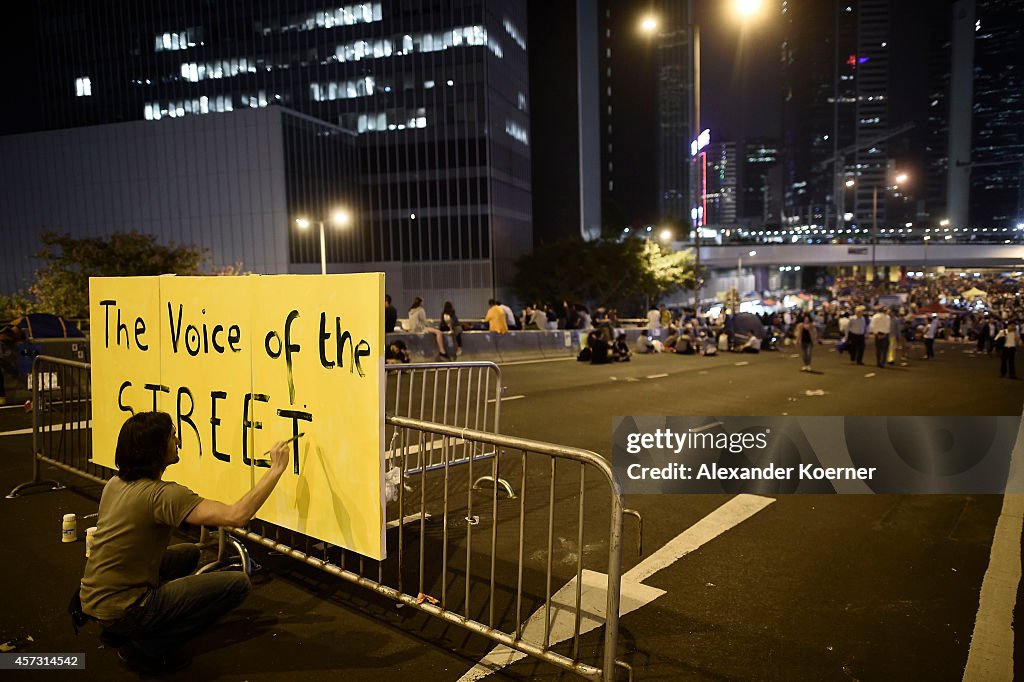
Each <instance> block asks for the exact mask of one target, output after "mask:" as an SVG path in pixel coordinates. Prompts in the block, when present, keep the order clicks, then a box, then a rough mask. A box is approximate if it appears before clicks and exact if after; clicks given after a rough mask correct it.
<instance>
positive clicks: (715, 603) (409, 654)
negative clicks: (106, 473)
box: [0, 343, 1024, 682]
mask: <svg viewBox="0 0 1024 682" xmlns="http://www.w3.org/2000/svg"><path fill="white" fill-rule="evenodd" d="M969 350H970V347H968V346H955V345H951V344H948V345H947V344H942V343H939V344H937V351H938V357H937V358H936V359H935V360H933V361H928V362H925V361H923V360H920V359H919V357H920V356H921V355H922V353H921V349H920V347H918V348H916V349H914V357H912V358H910V359H909V361H908V362H907V363H906V364H905V365H904V366H897V367H894V368H891V369H884V370H879V369H877V368H874V367H872V366H871V363H870V362H869V361H868V360H870V357H873V355H872V353H871V349H870V348H869V353H868V355H869V358H868V360H866V361H865V365H863V366H856V365H851V364H850V363H849V361H848V359H847V357H846V356H843V355H839V354H836V353H835V352H834V351H832V350H831V346H819V347H818V348H817V349H816V350H815V358H814V368H815V372H814V373H805V372H800V371H799V368H800V365H801V361H800V359H799V358H798V357H796V354H795V351H794V352H786V351H783V352H777V353H761V354H758V355H741V354H723V355H721V356H718V357H710V358H703V357H693V356H668V355H655V356H640V357H635V358H634V360H633V361H632V362H630V363H624V364H616V365H600V366H594V365H589V364H583V363H577V362H574V361H571V360H570V361H557V362H542V363H525V364H509V365H504V366H503V367H502V371H503V376H504V384H505V386H506V393H505V400H504V401H503V405H502V418H501V424H502V429H501V430H502V432H504V433H506V434H511V435H516V436H523V437H528V438H533V439H538V440H543V441H548V442H553V443H557V444H561V445H571V446H575V447H580V448H585V449H589V450H593V451H594V452H597V453H599V454H601V455H603V456H606V457H607V456H609V453H610V452H611V420H612V417H614V416H624V415H637V416H639V415H700V416H709V415H714V416H725V415H758V416H761V415H830V416H834V415H909V416H918V415H1008V416H1020V414H1021V412H1022V407H1024V382H1020V381H1010V380H1007V379H1000V378H998V360H997V359H994V358H992V357H988V356H983V357H978V356H975V355H974V354H973V353H970V352H968V351H969ZM808 391H810V392H811V394H810V395H809V394H808ZM28 425H30V422H29V420H28V418H27V416H26V415H24V414H23V413H22V412H21V411H20V410H18V409H17V408H7V409H4V410H0V432H2V433H4V434H11V435H3V436H0V479H2V480H0V482H2V483H3V485H4V488H5V491H6V489H9V488H10V487H11V486H13V484H15V483H17V482H20V481H22V480H24V479H25V478H27V476H28V474H29V464H28V462H29V457H28V454H29V453H30V452H31V450H30V441H29V436H28V435H26V434H24V433H21V434H19V433H18V431H19V430H21V429H24V428H26V427H27V426H28ZM51 473H52V472H51ZM61 478H64V479H65V480H67V481H68V483H71V484H72V488H71V489H69V490H64V491H57V492H40V493H37V494H32V495H28V496H25V497H22V498H18V499H17V500H0V523H3V526H4V528H5V529H6V532H7V543H8V551H7V552H5V555H6V557H7V558H6V559H5V561H4V563H3V569H2V570H0V575H2V576H3V577H4V593H5V596H4V598H3V603H4V605H3V608H0V644H2V643H5V642H6V643H9V644H10V645H11V646H14V647H15V650H16V651H34V652H44V651H46V652H68V651H86V652H87V656H88V661H89V664H88V666H87V670H86V671H84V672H80V673H74V674H75V676H76V677H78V675H81V677H78V679H104V680H105V679H133V677H132V676H131V675H130V674H129V673H127V672H126V671H124V670H123V669H122V668H121V667H120V666H119V665H118V664H117V661H116V658H114V657H113V656H112V655H111V654H112V652H109V651H107V652H104V651H100V650H98V645H97V643H96V641H95V633H88V632H85V633H83V634H81V635H79V636H78V637H76V636H75V635H74V634H73V633H72V632H71V630H70V625H69V623H68V621H67V618H66V615H65V614H64V613H63V607H64V605H65V604H66V601H67V596H69V594H70V590H69V589H68V586H69V585H73V584H74V582H75V580H77V576H80V574H81V568H82V559H81V557H80V553H81V552H80V550H81V547H78V546H75V545H66V546H62V545H61V544H60V543H59V542H54V539H55V534H56V531H55V530H54V529H55V528H56V527H58V526H57V525H55V522H56V521H57V520H58V519H59V515H60V513H62V512H63V511H76V512H78V513H79V515H80V516H81V515H84V514H87V513H90V512H94V511H95V506H96V501H97V500H98V492H99V488H98V486H95V485H92V484H81V482H80V481H79V482H76V481H75V480H74V477H68V476H61ZM750 497H753V496H750ZM736 499H737V498H733V497H731V496H727V495H628V496H627V499H626V506H627V507H629V508H632V509H636V510H638V511H639V512H640V513H641V514H642V515H643V517H644V522H645V523H644V530H643V541H644V551H643V555H640V554H638V553H637V551H636V548H635V546H634V544H633V543H634V542H635V540H636V536H637V528H636V526H635V524H632V523H631V522H630V521H629V520H627V522H626V532H625V538H626V541H625V550H624V553H623V568H624V570H627V571H628V570H630V569H634V568H636V567H637V566H638V565H646V564H644V561H645V559H649V558H650V557H652V556H654V555H656V554H657V553H658V551H659V549H662V548H665V547H666V546H668V547H671V546H672V541H673V539H674V538H677V537H678V536H679V535H680V534H681V533H683V532H684V531H687V530H688V529H691V528H694V527H698V528H699V527H701V525H700V524H702V523H706V521H707V519H708V518H709V515H713V514H717V513H720V512H716V510H720V508H722V507H723V505H725V506H726V508H729V505H730V504H733V503H734V501H735V500H736ZM758 499H762V500H763V501H761V502H758V503H757V505H756V511H752V512H751V513H750V514H749V515H748V517H746V518H745V519H744V520H742V521H741V522H738V523H736V524H735V525H731V524H729V523H726V524H724V525H723V526H722V527H721V528H720V529H719V532H718V533H717V534H708V535H707V536H706V537H703V538H702V540H701V541H700V543H699V545H698V546H696V547H695V548H693V549H692V550H691V551H688V552H676V553H675V554H673V555H672V557H670V559H668V560H665V561H662V562H660V563H659V564H658V565H657V567H656V568H655V569H649V570H648V571H647V572H646V574H647V575H646V577H645V579H644V581H643V582H644V584H645V585H648V586H650V587H654V588H657V589H659V590H663V591H664V592H665V594H664V595H662V596H661V597H659V598H657V599H656V600H654V601H652V602H650V603H648V604H646V605H645V606H642V607H640V608H638V609H637V610H635V611H633V612H631V613H629V614H627V615H625V616H624V617H623V618H622V620H621V636H620V644H619V656H620V658H622V659H623V660H625V661H627V662H628V663H629V664H630V665H632V666H633V668H634V670H635V672H636V679H638V680H655V679H660V680H961V679H964V671H965V667H966V666H967V661H968V656H969V653H970V647H971V645H972V644H971V640H972V633H973V632H974V631H975V626H976V623H977V622H978V621H979V620H980V621H981V622H982V623H983V624H987V623H988V622H989V621H990V620H992V619H993V618H995V621H994V622H996V624H998V614H999V613H1004V612H1005V613H1009V614H1011V615H1012V614H1015V613H1019V612H1020V610H1019V608H1018V607H1017V606H1016V605H1017V604H1018V603H1019V599H1018V596H1019V595H1018V585H1017V584H1016V582H1013V584H1012V585H1011V586H1010V588H1009V590H1010V591H1009V596H1007V593H1006V592H1002V593H998V592H997V593H996V594H997V596H996V598H995V603H994V607H995V613H996V616H992V615H991V613H992V611H991V610H990V609H980V607H979V603H980V602H985V601H986V600H985V599H982V598H981V593H982V583H983V581H984V580H985V579H986V572H987V571H988V572H989V574H990V576H991V574H992V571H990V565H991V564H992V561H990V558H991V557H990V555H991V553H992V548H993V544H994V538H995V535H996V528H997V524H998V523H999V522H1000V515H1001V513H1005V512H1004V510H1003V505H1004V497H1003V496H999V495H985V496H976V495H778V496H770V497H767V498H758ZM1007 499H1009V498H1007ZM712 518H715V517H714V516H712ZM1018 523H1019V514H1018ZM1020 539H1021V538H1020V526H1019V525H1017V526H1016V531H1015V533H1014V532H1013V529H1012V527H1011V533H1010V534H1009V540H1010V546H1011V548H1012V549H1015V550H1016V551H1017V554H1016V558H1015V564H1014V560H1013V559H1012V558H1011V560H1010V564H1009V566H1008V567H1007V565H1005V563H1001V564H1000V565H999V566H998V567H997V568H998V569H999V570H998V571H997V572H1002V573H1009V574H1010V575H1011V576H1012V575H1013V573H1014V570H1015V571H1016V574H1017V575H1018V576H1019V572H1020V555H1019V550H1020ZM254 554H255V555H257V558H258V559H259V560H261V561H262V562H263V564H264V571H263V572H262V575H260V576H259V577H258V579H257V580H256V581H255V582H256V588H255V589H254V591H253V594H252V595H251V596H250V599H249V601H247V602H246V604H245V605H244V606H243V610H242V611H240V612H238V613H237V614H234V615H232V616H231V617H229V619H228V621H227V622H226V623H225V624H222V625H220V626H218V627H216V628H214V630H212V631H211V632H210V633H208V634H207V635H206V636H204V637H203V638H201V640H200V641H199V642H198V643H197V644H195V645H193V646H192V648H191V649H190V651H189V653H191V655H192V656H194V659H195V660H194V662H193V664H192V667H191V668H189V669H187V670H185V671H183V672H181V673H179V674H177V675H174V676H171V678H170V679H190V680H191V679H225V680H277V679H288V680H293V679H303V680H327V679H338V677H339V676H344V678H345V679H347V680H350V681H354V680H401V679H408V678H410V677H415V678H418V679H420V680H422V681H423V682H433V681H435V680H437V681H454V680H458V679H460V678H462V677H463V676H464V674H466V673H467V671H469V670H470V669H471V668H472V667H473V664H474V662H475V660H476V659H477V658H479V657H480V656H481V655H482V654H483V653H485V652H486V651H487V650H488V649H489V648H490V645H489V643H487V642H486V641H483V640H482V639H481V638H479V637H470V636H466V635H464V634H462V633H460V632H458V631H457V629H456V630H453V629H452V628H450V627H446V626H440V625H438V623H437V622H436V621H433V620H432V619H429V618H426V617H421V616H419V615H416V614H412V613H410V612H409V610H408V609H406V610H405V611H404V612H403V611H401V610H396V609H395V608H394V606H393V605H391V604H389V603H386V602H385V601H382V600H379V599H376V598H375V597H373V596H372V595H370V594H369V593H368V592H367V591H365V590H361V589H359V588H356V587H352V586H349V585H347V584H339V583H338V582H337V581H332V580H331V579H330V578H329V577H326V576H323V575H321V574H319V573H317V572H315V571H312V570H305V569H303V567H301V566H296V565H295V564H294V562H290V561H287V560H284V559H283V558H282V557H275V556H272V555H268V554H266V553H261V552H259V551H258V550H254ZM676 554H678V556H676ZM1011 557H1012V552H1011ZM993 561H994V560H993ZM1004 582H1005V581H1004ZM987 602H988V606H989V607H991V606H993V604H992V599H988V600H987ZM996 629H998V628H996ZM1004 629H1005V628H1004ZM1016 644H1017V646H1016V647H1015V649H1016V651H1018V652H1019V651H1020V650H1021V648H1022V647H1021V643H1020V642H1019V641H1018V642H1017V643H1016ZM986 651H987V654H986V655H987V656H988V657H989V658H994V659H996V660H995V661H994V663H993V665H995V666H996V667H995V668H992V667H990V668H981V670H984V671H991V670H998V669H999V667H998V666H1002V667H1003V669H1004V670H1009V677H1005V679H1012V676H1013V672H1014V661H1013V660H1012V656H1013V654H1012V653H1010V652H1008V651H1007V650H1006V648H1005V647H1003V648H1001V649H1000V648H999V647H996V648H995V649H994V650H986ZM992 651H995V653H992ZM1017 658H1021V656H1020V654H1019V653H1018V654H1017ZM1016 669H1017V670H1021V667H1020V665H1019V664H1017V666H1016ZM58 674H60V673H58ZM986 674H988V673H986ZM17 675H18V674H17V673H10V674H8V673H7V671H5V673H3V676H4V679H8V677H9V676H10V677H17ZM38 675H39V673H24V674H22V678H24V679H35V678H36V677H38ZM64 675H65V676H66V677H68V678H70V677H71V675H72V673H64ZM563 676H564V677H566V678H567V679H568V678H570V676H568V675H563V674H562V673H560V672H559V671H557V670H556V669H554V668H552V667H550V666H547V665H545V664H542V663H537V662H534V661H532V660H529V659H527V660H524V661H521V662H518V663H515V664H513V665H511V666H509V667H508V668H506V669H505V670H504V671H503V672H501V673H496V674H495V675H493V676H492V677H491V678H490V679H500V678H502V677H506V678H509V679H555V678H560V677H563ZM623 677H624V676H623ZM974 679H980V680H986V682H987V680H988V679H996V678H994V677H976V678H974Z"/></svg>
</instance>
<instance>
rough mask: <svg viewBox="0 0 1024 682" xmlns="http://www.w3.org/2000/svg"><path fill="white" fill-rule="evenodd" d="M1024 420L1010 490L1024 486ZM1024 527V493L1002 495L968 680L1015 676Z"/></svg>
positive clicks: (997, 680) (977, 681)
mask: <svg viewBox="0 0 1024 682" xmlns="http://www.w3.org/2000/svg"><path fill="white" fill-rule="evenodd" d="M1022 462H1024V419H1022V420H1021V424H1020V427H1019V429H1018V431H1017V442H1016V443H1015V444H1014V446H1013V454H1012V455H1011V456H1010V480H1009V481H1008V482H1007V486H1006V487H1007V490H1021V489H1022V487H1024V471H1021V468H1020V465H1021V463H1022ZM1022 530H1024V495H1022V494H1007V495H1003V508H1002V511H1001V512H1000V513H999V520H998V521H997V522H996V531H995V535H994V537H993V538H992V550H991V552H990V554H989V559H988V568H987V569H986V570H985V577H984V578H983V579H982V581H981V598H980V600H979V603H978V615H977V616H976V617H975V619H974V633H973V634H972V635H971V648H970V650H969V652H968V654H967V665H966V666H964V678H963V679H964V682H1002V681H1003V680H1005V681H1006V682H1011V681H1012V680H1013V612H1014V610H1015V609H1016V606H1017V585H1018V584H1019V583H1020V578H1021V552H1020V543H1021V540H1020V538H1021V531H1022Z"/></svg>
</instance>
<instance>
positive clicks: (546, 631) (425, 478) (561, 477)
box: [8, 356, 636, 680]
mask: <svg viewBox="0 0 1024 682" xmlns="http://www.w3.org/2000/svg"><path fill="white" fill-rule="evenodd" d="M467 364H468V365H470V366H469V367H466V368H465V369H460V368H459V367H458V365H452V364H444V365H441V366H439V367H433V368H432V367H426V366H423V365H420V366H416V367H410V366H400V367H396V368H395V369H393V370H392V369H391V368H390V367H389V368H388V370H389V371H388V390H389V393H388V400H389V401H390V400H395V399H396V396H397V401H396V402H395V403H389V404H392V405H393V407H392V409H394V410H395V411H396V412H398V411H403V410H408V411H410V412H412V413H413V414H414V415H417V416H424V417H430V418H431V419H448V420H449V421H451V422H453V423H450V424H440V423H432V422H428V421H425V420H423V419H419V418H410V417H408V416H395V415H388V416H386V418H385V425H386V428H387V429H388V432H389V433H390V434H391V438H390V445H389V457H390V460H389V461H390V462H391V463H393V464H394V465H395V466H397V467H399V468H400V470H401V473H402V478H403V481H404V482H405V484H404V485H402V486H398V499H397V500H396V501H395V502H393V503H391V504H389V505H388V506H387V508H386V519H385V520H386V522H387V524H388V527H389V528H390V529H391V530H392V532H390V533H389V534H388V535H387V536H386V538H387V549H388V558H387V559H386V560H384V561H379V562H378V561H374V560H371V559H367V558H365V557H363V556H361V555H357V554H355V553H353V552H348V551H346V550H344V549H343V548H340V547H335V546H331V545H327V544H325V543H324V542H322V541H319V540H317V539H316V538H312V537H309V536H306V535H303V534H301V533H297V532H294V531H290V530H287V529H284V528H281V527H279V526H276V525H273V524H270V523H268V522H265V521H260V520H258V519H257V520H253V521H252V522H251V523H250V524H249V528H247V529H242V528H232V529H220V534H219V537H218V539H217V543H218V544H217V546H218V561H217V562H214V563H213V564H209V565H207V566H205V567H203V569H202V570H210V569H212V568H216V567H219V566H222V565H224V564H225V558H226V555H227V546H228V545H230V546H231V547H233V548H234V550H235V551H236V552H237V554H238V556H239V558H240V559H241V565H242V567H243V568H244V569H245V570H246V571H247V572H251V571H252V567H253V563H252V561H251V560H250V558H249V556H248V552H247V550H246V548H245V546H244V545H243V544H242V542H241V541H240V540H250V541H254V542H257V543H259V544H261V545H263V546H265V547H268V548H270V549H271V550H273V551H276V552H279V553H282V554H285V555H287V556H289V557H291V558H293V559H296V560H298V561H301V562H303V563H305V564H308V565H311V566H314V567H316V568H318V569H320V570H322V571H324V572H325V573H327V574H329V575H333V576H336V577H340V578H342V579H344V580H346V581H348V582H350V583H353V584H355V585H359V586H361V587H365V588H367V589H370V590H373V591H374V592H376V593H378V594H380V595H383V596H385V597H387V598H389V599H392V600H394V601H395V602H398V603H399V604H402V605H406V606H409V607H412V608H415V609H418V610H420V611H422V612H424V613H426V614H429V615H431V616H433V617H436V618H439V619H441V620H442V621H444V622H446V623H448V624H452V625H456V626H458V627H461V628H464V629H465V630H467V631H469V632H471V633H475V634H478V635H482V636H484V637H486V638H488V639H490V640H492V641H494V642H497V643H498V644H501V645H504V646H506V647H508V648H510V649H513V650H516V651H519V652H522V653H524V654H526V655H529V656H532V657H534V658H538V659H541V660H544V661H547V662H549V663H551V664H553V665H556V666H558V667H560V668H563V669H565V670H569V671H572V672H574V673H576V674H579V675H581V676H583V677H585V678H587V679H593V680H600V679H603V680H612V679H614V671H615V667H616V666H617V665H618V666H622V667H624V668H627V669H629V666H628V665H626V664H625V663H622V662H617V661H616V660H615V654H616V647H617V641H618V613H619V591H620V583H621V564H622V519H623V514H624V511H625V513H629V514H633V515H636V513H635V512H631V511H630V510H623V507H622V491H621V488H620V486H619V483H618V481H617V480H616V478H615V476H614V474H613V473H612V470H611V466H610V464H609V463H608V462H607V461H606V460H605V459H603V458H602V457H600V456H599V455H597V454H595V453H593V452H589V451H585V450H579V449H576V448H569V447H562V446H557V445H553V444H550V443H542V442H538V441H531V440H527V439H522V438H516V437H512V436H504V435H499V434H496V433H487V432H485V431H483V430H480V429H478V428H473V427H474V426H482V427H486V428H494V429H497V427H498V422H499V415H500V408H499V403H500V396H501V381H500V370H498V369H497V367H495V366H493V364H492V363H467ZM474 372H477V374H474ZM391 377H394V379H392V378H391ZM466 396H472V398H468V397H466ZM488 396H493V397H488ZM491 400H493V401H494V402H493V409H492V408H491V407H490V405H491V403H490V402H489V401H491ZM399 408H401V410H400V409H399ZM90 414H91V392H90V383H89V365H87V364H85V363H80V362H75V361H71V360H62V359H59V358H52V357H46V356H39V357H37V358H36V359H35V363H34V365H33V438H32V440H33V474H32V480H31V481H28V482H26V483H23V484H21V485H19V486H17V487H16V488H14V490H12V491H11V493H10V494H9V495H8V497H16V496H17V495H18V494H19V493H20V492H21V491H22V490H23V489H24V488H26V487H29V486H33V485H51V487H52V488H54V489H56V488H60V487H63V486H62V485H61V484H60V483H59V482H57V481H49V480H42V479H41V478H40V470H39V464H40V463H46V464H49V465H51V466H55V467H57V468H59V469H61V470H63V471H67V472H69V473H73V474H76V475H79V476H82V477H84V478H87V479H89V480H92V481H95V482H97V483H104V482H105V481H106V480H107V479H108V478H109V477H110V476H112V475H113V473H114V472H113V470H111V469H109V468H107V467H102V466H99V465H96V464H93V463H92V462H91V455H92V442H91V441H92V439H91V431H92V427H91V422H90V421H89V419H90ZM481 470H483V472H481ZM481 473H484V474H485V475H484V476H483V477H477V478H474V476H478V475H479V474H481ZM499 474H501V475H504V476H506V477H508V478H510V479H514V480H516V481H517V482H518V484H519V489H520V493H519V496H518V497H512V496H511V495H507V494H506V495H502V494H499V491H500V490H501V489H503V488H504V489H505V490H506V492H508V491H510V490H511V487H510V486H508V484H507V483H506V484H505V485H500V484H499V485H493V486H491V487H490V489H489V490H486V491H482V490H481V489H480V487H479V485H478V484H479V482H480V481H481V480H490V481H502V482H503V481H504V479H503V478H501V476H500V475H499ZM506 486H507V487H506ZM408 519H416V522H415V523H409V522H408ZM556 519H557V521H556ZM396 529H397V530H396ZM556 531H557V533H556ZM204 540H206V541H207V542H209V536H208V535H207V533H206V529H203V534H202V536H201V540H200V543H201V544H202V543H203V541H204ZM372 564H376V566H375V567H374V566H372ZM585 574H586V575H585ZM595 581H596V582H597V583H598V586H599V587H600V588H603V591H604V598H603V603H602V604H599V605H597V608H595V604H594V603H592V602H587V601H586V600H585V599H584V596H583V595H584V591H583V585H584V583H586V584H587V586H588V594H589V593H590V590H591V589H593V587H594V585H595ZM562 585H565V587H564V588H561V589H559V588H560V587H561V586H562ZM601 607H603V613H601V610H602V608H601ZM531 613H532V614H533V617H531V618H527V617H528V616H529V615H530V614H531ZM524 619H525V620H524ZM566 619H568V620H569V621H571V625H570V626H568V628H569V629H568V633H569V634H568V638H567V639H563V638H562V637H561V635H559V634H556V632H555V630H556V628H555V626H556V625H559V623H561V624H562V625H561V626H559V627H558V628H557V630H558V633H562V634H565V633H566V625H565V623H566ZM584 619H586V622H587V623H590V625H589V626H586V627H585V626H584V625H583V624H584V622H585V620H584ZM595 621H600V623H603V624H604V626H605V628H604V634H603V637H600V636H598V635H596V634H593V635H591V634H589V632H590V630H592V629H593V627H594V624H595ZM630 677H632V674H631V670H630Z"/></svg>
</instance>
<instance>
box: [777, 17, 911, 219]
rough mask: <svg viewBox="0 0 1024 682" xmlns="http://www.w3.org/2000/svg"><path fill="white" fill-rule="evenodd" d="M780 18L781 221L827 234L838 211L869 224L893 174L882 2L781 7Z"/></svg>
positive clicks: (881, 208)
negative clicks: (878, 193) (818, 227)
mask: <svg viewBox="0 0 1024 682" xmlns="http://www.w3.org/2000/svg"><path fill="white" fill-rule="evenodd" d="M782 14H783V21H784V25H785V38H784V40H783V45H782V68H783V80H784V88H785V92H784V104H783V135H784V140H783V148H784V152H783V158H784V164H785V165H784V183H785V209H784V210H785V215H786V216H787V217H788V218H789V219H790V220H792V221H796V222H806V223H819V224H828V225H835V224H837V223H839V222H841V216H839V215H837V214H839V213H843V212H844V211H843V208H841V207H842V206H843V205H844V204H845V207H846V212H850V213H853V214H854V218H853V220H854V221H855V222H858V223H861V224H867V223H869V222H870V220H871V218H872V213H873V194H874V190H875V188H876V187H878V188H879V189H880V190H881V188H883V187H884V186H885V185H887V184H888V180H889V179H888V178H887V172H888V168H889V167H890V165H891V164H890V162H889V158H888V154H887V144H886V140H885V139H880V138H884V137H885V135H886V134H887V133H888V132H889V130H890V124H889V113H888V112H889V87H890V69H889V48H890V46H889V0H844V1H842V2H839V1H835V2H814V3H795V2H788V1H784V2H783V8H782ZM847 179H853V180H854V181H855V184H854V186H853V188H852V189H851V190H847V189H846V187H845V181H846V180H847ZM878 217H879V220H880V221H882V222H884V220H885V197H884V193H883V196H882V197H881V198H880V199H879V204H878Z"/></svg>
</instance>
